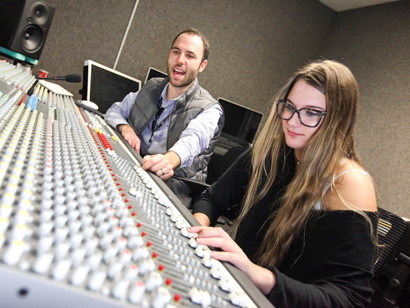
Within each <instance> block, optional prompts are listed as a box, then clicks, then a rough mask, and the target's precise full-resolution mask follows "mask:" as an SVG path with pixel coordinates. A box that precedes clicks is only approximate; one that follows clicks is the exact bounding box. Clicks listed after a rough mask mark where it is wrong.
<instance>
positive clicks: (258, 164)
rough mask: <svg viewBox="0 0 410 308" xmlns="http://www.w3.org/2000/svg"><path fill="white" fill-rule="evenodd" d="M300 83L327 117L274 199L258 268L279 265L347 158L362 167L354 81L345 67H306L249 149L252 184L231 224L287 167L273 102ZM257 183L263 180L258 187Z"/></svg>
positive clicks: (315, 64)
mask: <svg viewBox="0 0 410 308" xmlns="http://www.w3.org/2000/svg"><path fill="white" fill-rule="evenodd" d="M300 79H303V80H305V81H306V82H307V83H308V84H309V85H311V86H313V87H315V88H316V89H318V90H320V91H321V92H322V93H324V94H325V96H326V105H327V107H326V109H327V110H326V115H325V117H324V118H323V119H322V121H323V122H322V124H321V127H320V128H319V129H318V131H317V132H316V133H315V134H314V135H313V136H312V138H311V140H310V141H309V144H308V145H307V146H306V147H305V149H304V151H303V161H302V162H301V163H300V165H299V167H298V170H297V172H296V175H295V176H294V178H293V179H292V181H291V183H290V184H289V185H288V187H287V188H286V191H285V193H284V195H283V197H282V198H281V200H279V202H278V204H277V206H278V207H279V208H278V210H277V211H276V212H275V217H271V219H273V218H274V219H273V221H272V223H271V225H270V226H269V228H268V231H267V234H266V235H265V237H264V240H263V242H262V245H261V247H260V248H259V251H258V252H257V255H256V257H257V258H259V264H260V265H262V266H268V265H272V264H273V265H278V264H279V263H280V262H281V261H282V259H283V257H284V255H285V253H286V251H287V249H288V248H289V246H290V244H291V242H292V241H293V239H294V237H295V236H296V235H297V234H298V232H299V231H300V230H301V229H302V227H303V225H304V224H305V223H306V221H307V220H308V218H309V215H310V214H311V212H312V211H311V209H312V207H313V205H314V204H315V203H316V202H317V201H319V200H322V203H323V192H324V190H325V186H326V183H329V182H331V183H332V185H331V186H332V189H334V177H335V173H336V171H337V169H338V168H339V167H340V163H341V161H342V160H343V159H344V158H348V159H351V160H353V161H355V162H357V163H358V164H359V165H361V161H360V158H359V156H358V154H356V150H355V143H354V136H355V122H356V118H357V109H358V87H357V83H356V80H355V78H354V76H353V74H352V73H351V71H350V70H349V69H348V68H347V67H346V66H344V65H343V64H341V63H338V62H336V61H330V60H321V61H316V62H313V63H310V64H308V65H306V66H305V67H303V68H302V69H300V70H299V71H298V72H296V73H295V75H294V76H293V77H292V78H291V79H290V80H289V81H288V82H287V83H286V85H285V86H284V87H283V88H282V89H281V90H280V91H279V93H278V94H277V95H276V97H275V99H274V101H273V106H272V108H271V111H270V114H269V116H268V119H267V121H266V123H265V125H264V127H263V129H262V130H261V132H260V133H259V135H258V138H257V140H256V142H255V144H254V147H253V151H252V159H251V162H252V163H251V165H252V166H251V167H252V170H251V179H250V182H249V186H248V188H247V191H246V194H245V198H244V204H243V207H242V210H241V212H240V214H239V216H238V218H237V220H236V224H237V225H239V223H240V222H241V221H242V220H243V219H244V217H245V216H246V214H247V213H248V211H249V209H250V208H251V207H252V206H253V205H254V204H256V203H257V202H258V201H260V200H261V199H262V198H263V197H264V196H265V195H266V194H267V193H268V191H269V189H270V187H271V186H272V184H273V183H274V181H275V179H276V175H277V174H278V171H279V170H277V168H278V163H279V162H281V161H285V164H286V159H289V158H287V157H286V152H289V150H286V149H287V146H286V142H285V138H284V134H283V128H282V121H281V119H280V118H279V117H278V115H277V113H276V101H277V100H279V99H286V98H287V96H288V94H289V92H290V90H291V89H292V86H293V85H294V84H295V82H296V81H297V80H300ZM284 153H285V154H284ZM283 155H285V157H284V156H283ZM280 156H282V157H280ZM292 159H294V158H293V157H292ZM267 166H269V167H267ZM267 168H269V169H267ZM262 178H263V179H265V178H266V181H265V182H264V183H262V184H261V179H262ZM359 212H360V211H359ZM363 215H365V214H363Z"/></svg>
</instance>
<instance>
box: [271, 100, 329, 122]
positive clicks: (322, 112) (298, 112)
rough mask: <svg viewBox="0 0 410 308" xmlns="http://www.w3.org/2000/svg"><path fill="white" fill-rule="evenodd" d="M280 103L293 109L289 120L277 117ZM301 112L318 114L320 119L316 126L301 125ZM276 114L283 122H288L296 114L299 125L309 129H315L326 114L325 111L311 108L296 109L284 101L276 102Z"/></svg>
mask: <svg viewBox="0 0 410 308" xmlns="http://www.w3.org/2000/svg"><path fill="white" fill-rule="evenodd" d="M280 103H284V104H286V105H289V106H290V107H292V108H293V113H292V115H291V116H290V118H289V119H284V118H282V117H281V116H280V115H279V104H280ZM301 110H312V111H315V112H319V113H320V118H319V121H318V122H317V124H316V125H315V126H310V125H306V124H305V123H303V122H302V118H301V116H300V111H301ZM276 112H277V113H278V117H279V118H281V119H282V120H285V121H288V120H290V119H292V118H293V116H294V115H295V112H296V113H297V114H298V119H299V122H300V124H302V125H303V126H306V127H310V128H315V127H317V126H318V125H319V124H320V122H321V121H322V118H323V116H324V115H325V114H326V111H320V110H317V109H313V108H300V109H296V108H295V106H293V105H291V104H289V103H288V102H287V101H286V100H284V99H279V100H277V101H276Z"/></svg>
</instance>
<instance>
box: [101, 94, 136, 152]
mask: <svg viewBox="0 0 410 308" xmlns="http://www.w3.org/2000/svg"><path fill="white" fill-rule="evenodd" d="M137 95H138V92H131V93H129V94H128V95H127V96H126V97H125V98H124V99H123V100H122V102H116V103H114V104H113V105H112V106H111V107H110V108H109V109H108V110H107V112H106V114H105V117H104V119H105V121H106V122H107V123H108V124H110V125H111V126H113V127H115V128H116V129H117V130H118V131H119V132H120V133H121V135H122V136H123V137H124V139H125V140H126V141H127V142H128V143H129V144H130V145H131V146H132V147H133V148H134V149H135V150H136V151H137V152H138V154H139V153H140V145H141V141H140V139H139V138H138V136H137V135H136V133H135V132H134V129H133V128H132V127H131V126H130V125H129V124H128V118H129V115H130V112H131V109H132V106H133V105H134V102H135V98H136V97H137Z"/></svg>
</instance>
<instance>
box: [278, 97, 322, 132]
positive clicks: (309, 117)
mask: <svg viewBox="0 0 410 308" xmlns="http://www.w3.org/2000/svg"><path fill="white" fill-rule="evenodd" d="M276 106H277V111H278V116H279V118H281V119H283V120H290V119H291V118H292V117H293V115H294V114H295V112H296V113H297V114H298V117H299V121H300V123H302V124H303V125H304V126H307V127H316V126H318V125H319V123H320V121H321V120H322V117H323V116H324V115H325V114H326V111H319V110H315V109H311V108H301V109H296V108H295V107H294V106H292V105H291V104H289V103H288V102H286V101H284V100H278V102H277V105H276Z"/></svg>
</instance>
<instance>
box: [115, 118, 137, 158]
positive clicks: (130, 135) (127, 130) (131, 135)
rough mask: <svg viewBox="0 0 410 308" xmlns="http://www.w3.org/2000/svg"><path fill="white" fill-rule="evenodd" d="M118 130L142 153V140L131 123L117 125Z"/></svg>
mask: <svg viewBox="0 0 410 308" xmlns="http://www.w3.org/2000/svg"><path fill="white" fill-rule="evenodd" d="M117 130H118V131H119V132H120V133H121V135H122V136H123V137H124V139H125V140H126V141H127V142H128V143H129V144H130V145H131V146H132V147H133V148H134V149H135V150H136V151H137V153H138V154H140V148H141V140H140V138H138V136H137V134H136V133H135V131H134V129H133V128H132V127H131V125H129V124H119V125H117Z"/></svg>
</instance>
